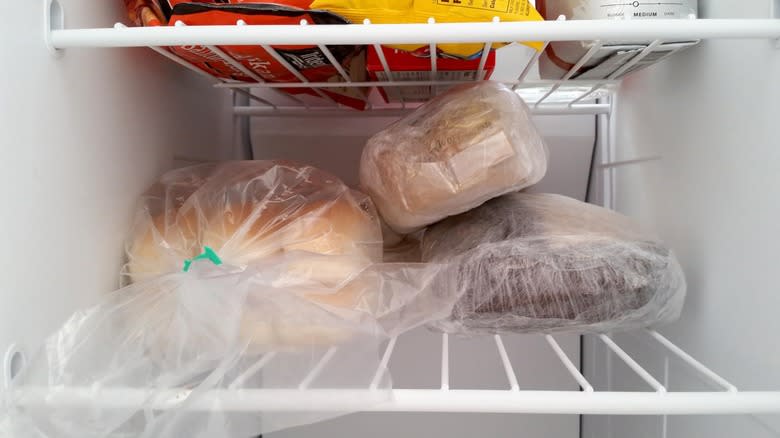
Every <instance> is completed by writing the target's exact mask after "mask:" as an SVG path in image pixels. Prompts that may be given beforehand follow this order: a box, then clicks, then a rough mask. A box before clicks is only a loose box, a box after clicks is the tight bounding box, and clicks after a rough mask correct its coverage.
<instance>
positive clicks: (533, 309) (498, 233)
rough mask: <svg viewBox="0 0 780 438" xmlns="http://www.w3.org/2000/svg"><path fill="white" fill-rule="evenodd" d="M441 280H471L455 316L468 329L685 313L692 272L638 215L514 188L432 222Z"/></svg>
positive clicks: (635, 320) (444, 284) (616, 323)
mask: <svg viewBox="0 0 780 438" xmlns="http://www.w3.org/2000/svg"><path fill="white" fill-rule="evenodd" d="M422 257H423V260H426V261H431V262H442V263H447V264H448V265H449V266H448V267H447V268H446V269H444V270H443V271H442V272H441V274H442V275H440V276H439V277H438V279H437V280H436V281H435V285H434V286H433V287H434V289H436V291H437V293H439V294H442V295H448V294H451V290H452V288H454V289H455V290H458V288H465V290H463V295H462V296H461V297H460V298H459V300H458V302H457V304H455V307H454V309H453V312H452V314H451V315H449V317H447V318H444V319H442V320H440V321H437V322H435V323H432V324H431V325H432V327H435V328H436V329H438V330H441V331H444V332H447V333H455V334H461V335H471V334H483V333H501V332H512V333H529V332H561V331H572V332H608V331H613V330H623V329H630V328H636V327H645V326H651V325H656V324H662V323H666V322H669V321H672V320H674V319H676V318H677V317H678V316H679V315H680V312H681V310H682V305H683V301H684V298H685V278H684V276H683V272H682V270H681V268H680V265H679V264H678V262H677V259H676V258H675V256H674V254H673V253H672V252H671V251H670V250H669V249H668V248H666V247H665V246H664V245H663V244H662V243H660V242H659V241H658V240H657V239H655V238H653V237H651V236H648V235H647V234H645V233H643V232H641V231H640V229H639V227H638V226H637V225H636V224H634V223H633V222H632V221H631V220H630V219H629V218H627V217H625V216H622V215H620V214H618V213H615V212H612V211H610V210H607V209H604V208H601V207H597V206H595V205H591V204H586V203H583V202H580V201H577V200H574V199H571V198H567V197H565V196H560V195H550V194H526V193H513V194H510V195H506V196H502V197H500V198H496V199H493V200H491V201H488V202H486V203H485V204H484V205H482V206H481V207H479V208H477V209H474V210H472V211H470V212H468V213H465V214H462V215H459V216H455V217H451V218H448V219H446V220H444V221H442V222H440V223H438V224H436V225H433V226H431V227H429V228H428V229H426V231H425V234H424V236H423V242H422Z"/></svg>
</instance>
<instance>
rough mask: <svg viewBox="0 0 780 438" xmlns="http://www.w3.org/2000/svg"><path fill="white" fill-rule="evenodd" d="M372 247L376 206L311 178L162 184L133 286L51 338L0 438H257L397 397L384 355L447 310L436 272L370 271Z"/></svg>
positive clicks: (271, 175) (134, 263) (232, 175)
mask: <svg viewBox="0 0 780 438" xmlns="http://www.w3.org/2000/svg"><path fill="white" fill-rule="evenodd" d="M379 236H380V229H379V224H378V220H377V218H376V214H375V213H374V211H373V208H372V207H371V203H370V200H369V199H368V198H366V197H365V196H364V195H361V194H360V193H357V192H354V191H352V190H350V189H349V188H347V187H346V186H344V184H343V183H341V182H340V181H339V180H338V179H336V178H335V177H332V176H331V175H329V174H327V173H325V172H322V171H320V170H318V169H315V168H312V167H309V166H304V165H299V164H295V163H289V162H269V161H256V162H228V163H223V164H214V165H211V164H209V165H201V166H195V167H191V168H184V169H179V170H174V171H172V172H169V173H168V174H166V175H165V176H163V178H162V179H161V180H160V181H159V182H158V183H157V184H155V185H154V186H153V187H152V188H151V189H150V190H149V191H148V192H147V194H146V195H145V196H144V197H143V199H142V202H141V206H140V208H139V209H138V213H137V219H136V224H135V226H134V228H133V231H132V233H131V235H130V237H129V239H128V256H129V260H128V264H127V266H126V269H125V273H124V280H125V281H126V282H129V283H130V284H128V285H127V286H125V287H124V288H122V289H120V290H118V291H115V292H113V293H110V294H108V295H107V296H106V297H105V298H104V299H103V300H102V301H101V302H100V303H98V304H96V305H95V306H93V307H91V308H88V309H86V310H83V311H80V312H77V313H75V314H74V315H73V316H72V317H71V318H70V319H69V320H68V321H67V322H66V323H65V324H64V325H63V326H62V327H61V328H60V329H59V330H58V331H56V332H55V333H54V334H53V335H51V336H50V337H49V338H48V339H47V340H46V343H45V345H44V347H43V348H42V349H41V350H40V352H39V354H37V355H36V356H34V357H32V358H31V360H30V361H29V364H28V365H27V366H25V368H24V369H23V370H22V372H21V373H20V374H19V375H18V376H17V377H16V378H15V379H14V380H13V382H12V388H11V390H10V391H8V393H7V394H4V397H3V399H2V405H0V436H3V434H4V433H5V434H6V435H11V436H36V434H38V436H56V437H58V438H59V437H79V438H82V437H103V436H122V437H124V436H133V437H136V436H140V437H150V438H151V437H154V438H158V437H163V438H174V437H175V438H178V437H182V436H187V437H204V438H205V437H214V436H230V437H234V436H235V437H254V436H257V435H258V434H262V433H269V432H272V431H275V430H280V429H283V428H287V427H292V426H296V425H302V424H308V423H312V422H315V421H320V420H323V419H327V418H332V417H334V416H338V415H342V414H346V413H349V412H352V411H357V410H361V409H362V408H365V406H369V405H371V404H372V403H381V402H383V401H387V400H388V399H389V398H390V396H391V393H390V391H389V389H390V388H391V378H390V375H389V373H387V371H386V370H385V369H384V368H382V365H381V362H380V357H381V351H382V349H381V348H380V347H382V346H383V342H385V341H386V340H387V339H388V338H389V337H390V336H396V335H398V334H400V333H403V332H404V331H406V330H408V329H411V328H413V327H416V326H418V325H421V324H424V323H426V322H428V321H430V320H431V319H435V318H442V317H445V316H446V315H447V314H449V313H450V312H451V310H452V304H454V301H453V300H452V299H451V296H450V295H446V294H430V293H424V292H425V291H427V290H432V289H431V288H430V287H429V284H430V283H431V281H433V280H434V279H435V278H436V276H437V274H436V271H435V269H432V267H434V266H436V265H435V264H432V265H422V264H409V265H392V264H382V263H376V262H377V261H379V258H380V257H381V241H380V238H379ZM199 247H200V249H198V248H199ZM332 390H340V391H348V394H349V399H348V401H345V400H342V403H340V404H339V403H336V404H334V403H333V400H332V394H333V391H332ZM9 431H11V432H9Z"/></svg>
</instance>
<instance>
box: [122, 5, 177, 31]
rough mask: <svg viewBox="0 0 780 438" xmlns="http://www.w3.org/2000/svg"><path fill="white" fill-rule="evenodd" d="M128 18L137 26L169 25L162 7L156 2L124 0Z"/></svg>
mask: <svg viewBox="0 0 780 438" xmlns="http://www.w3.org/2000/svg"><path fill="white" fill-rule="evenodd" d="M124 2H125V9H126V10H127V16H128V18H130V22H132V23H133V24H134V25H136V26H163V25H165V24H167V20H166V19H165V15H164V14H163V11H162V9H161V8H160V5H159V4H158V3H157V2H156V1H155V0H124Z"/></svg>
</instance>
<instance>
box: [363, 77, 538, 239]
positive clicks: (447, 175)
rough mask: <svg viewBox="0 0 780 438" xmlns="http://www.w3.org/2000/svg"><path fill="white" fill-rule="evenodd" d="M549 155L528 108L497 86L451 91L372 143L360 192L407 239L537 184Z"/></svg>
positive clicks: (484, 84)
mask: <svg viewBox="0 0 780 438" xmlns="http://www.w3.org/2000/svg"><path fill="white" fill-rule="evenodd" d="M546 171H547V148H546V146H545V144H544V141H543V140H542V137H541V136H540V135H539V133H538V132H537V130H536V127H535V126H534V124H533V122H532V120H531V115H530V113H529V111H528V107H527V106H526V104H525V103H524V102H523V101H522V99H520V97H518V96H517V94H515V93H514V92H513V91H512V90H510V89H509V88H507V87H505V86H504V85H501V84H499V83H496V82H489V81H485V82H478V83H474V84H464V85H461V86H458V87H455V88H452V89H451V90H449V91H448V92H446V93H444V94H442V95H439V96H437V97H436V98H435V99H433V100H431V101H430V102H428V103H426V104H424V105H422V106H421V107H419V108H418V109H416V110H415V111H414V112H412V113H411V114H409V115H408V116H406V117H404V118H402V119H400V120H399V121H397V122H395V123H394V124H392V125H390V126H389V127H387V128H386V129H384V130H383V131H381V132H379V133H377V134H376V135H374V136H373V137H371V138H370V139H369V140H368V142H367V144H366V146H365V148H364V149H363V154H362V157H361V159H360V185H361V188H362V189H363V190H364V191H365V192H366V193H368V194H369V195H370V196H371V198H372V199H373V201H374V204H375V205H376V206H377V209H378V210H379V213H380V214H381V215H382V218H383V219H384V220H385V222H386V223H387V225H388V226H389V227H390V228H392V229H393V230H394V231H396V232H398V233H401V234H407V233H410V232H413V231H415V230H418V229H420V228H422V227H424V226H426V225H428V224H432V223H434V222H436V221H438V220H440V219H443V218H445V217H447V216H451V215H455V214H458V213H462V212H464V211H468V210H470V209H472V208H474V207H476V206H478V205H480V204H482V203H483V202H485V201H487V200H488V199H491V198H493V197H496V196H499V195H502V194H504V193H509V192H513V191H517V190H520V189H522V188H524V187H528V186H530V185H533V184H535V183H536V182H538V181H539V180H541V179H542V177H543V176H544V174H545V172H546Z"/></svg>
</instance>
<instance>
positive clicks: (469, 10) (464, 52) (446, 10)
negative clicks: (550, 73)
mask: <svg viewBox="0 0 780 438" xmlns="http://www.w3.org/2000/svg"><path fill="white" fill-rule="evenodd" d="M311 7H312V8H316V9H323V10H327V11H331V12H334V13H336V14H339V15H341V16H343V17H346V18H347V19H348V20H350V21H351V22H353V23H362V22H363V20H364V19H366V18H368V19H369V20H371V23H373V24H402V23H427V22H428V19H429V18H433V19H434V20H436V22H437V23H466V22H485V21H487V22H489V21H492V20H493V17H498V18H499V19H500V20H501V21H542V20H543V18H542V16H541V15H540V14H539V13H538V12H536V9H534V7H533V6H532V5H531V3H530V2H529V1H528V0H497V1H490V2H485V1H474V0H466V1H462V2H461V1H456V2H448V1H431V0H314V1H313V2H312V3H311ZM523 44H526V45H528V46H530V47H533V48H535V49H536V50H541V49H542V43H540V42H527V43H523ZM484 45H485V43H484V42H471V43H469V42H464V43H442V44H437V49H438V50H439V51H440V52H441V54H442V55H443V56H447V57H454V58H460V59H471V58H474V57H476V56H479V55H480V53H481V51H482V49H483V47H484ZM504 45H506V43H494V44H493V46H492V47H493V48H499V47H502V46H504ZM388 47H392V48H395V49H401V50H405V51H409V52H413V53H415V54H417V55H422V56H426V57H427V56H430V54H429V53H428V51H429V49H430V45H429V43H428V42H420V44H397V45H388Z"/></svg>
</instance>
